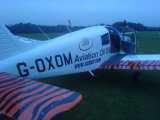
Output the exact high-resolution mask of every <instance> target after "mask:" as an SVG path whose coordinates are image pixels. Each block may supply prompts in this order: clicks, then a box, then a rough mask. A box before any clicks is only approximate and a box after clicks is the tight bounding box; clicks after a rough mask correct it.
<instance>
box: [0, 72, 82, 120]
mask: <svg viewBox="0 0 160 120" xmlns="http://www.w3.org/2000/svg"><path fill="white" fill-rule="evenodd" d="M81 99H82V96H81V95H80V94H79V93H77V92H74V91H70V90H68V89H63V88H60V87H57V86H51V85H48V84H44V83H41V82H37V81H33V80H29V79H24V78H20V77H17V76H13V75H10V74H7V73H0V113H1V114H4V115H6V116H8V117H11V118H13V119H17V120H50V119H51V118H53V117H54V116H56V115H58V114H60V113H62V112H65V111H68V110H70V109H71V108H73V107H74V106H75V105H77V104H78V103H79V102H80V101H81Z"/></svg>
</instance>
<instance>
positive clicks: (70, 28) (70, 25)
mask: <svg viewBox="0 0 160 120" xmlns="http://www.w3.org/2000/svg"><path fill="white" fill-rule="evenodd" d="M66 27H67V31H68V32H69V33H70V32H72V21H71V20H68V23H67V26H66Z"/></svg>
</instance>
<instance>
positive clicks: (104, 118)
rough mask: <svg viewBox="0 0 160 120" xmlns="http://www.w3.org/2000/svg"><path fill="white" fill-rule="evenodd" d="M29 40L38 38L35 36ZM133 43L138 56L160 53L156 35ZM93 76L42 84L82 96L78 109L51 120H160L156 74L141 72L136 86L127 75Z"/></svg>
mask: <svg viewBox="0 0 160 120" xmlns="http://www.w3.org/2000/svg"><path fill="white" fill-rule="evenodd" d="M52 35H53V37H54V36H55V35H54V34H52ZM52 35H51V36H52ZM27 36H28V35H27ZM29 36H30V35H29ZM31 36H34V38H39V37H41V35H37V34H36V35H33V34H32V35H31ZM137 40H138V41H137V45H138V46H137V51H138V53H160V47H159V46H160V33H158V32H139V33H137ZM95 73H96V78H95V79H93V78H92V77H91V76H90V75H89V74H88V73H81V74H77V75H69V76H63V77H57V78H48V79H45V80H42V81H43V82H46V83H49V84H53V85H58V86H61V87H64V88H68V89H71V90H76V91H79V92H80V93H81V94H82V95H83V100H82V102H81V103H80V104H79V105H78V106H76V107H75V108H74V109H72V110H71V111H69V112H65V113H64V114H62V115H59V116H57V117H56V118H55V119H54V120H159V119H160V114H159V113H160V111H159V108H160V93H159V91H160V74H159V73H160V72H155V71H153V72H143V73H141V75H140V81H139V82H138V83H135V82H133V80H132V73H130V72H120V71H95Z"/></svg>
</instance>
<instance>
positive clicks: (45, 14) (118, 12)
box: [0, 0, 160, 26]
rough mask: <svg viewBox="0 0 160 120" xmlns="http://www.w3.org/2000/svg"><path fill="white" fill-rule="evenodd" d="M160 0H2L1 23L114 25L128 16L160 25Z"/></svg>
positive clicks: (127, 18)
mask: <svg viewBox="0 0 160 120" xmlns="http://www.w3.org/2000/svg"><path fill="white" fill-rule="evenodd" d="M159 6H160V0H1V1H0V18H1V20H0V22H1V23H2V24H14V23H19V22H31V23H36V24H46V25H56V24H67V21H68V20H69V19H71V20H72V24H73V25H93V24H100V23H105V24H112V23H113V22H115V21H122V20H124V19H126V20H128V21H131V22H140V23H143V24H145V25H148V26H160V7H159Z"/></svg>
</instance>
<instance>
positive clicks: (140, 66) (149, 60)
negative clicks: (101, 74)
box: [100, 54, 160, 71]
mask: <svg viewBox="0 0 160 120" xmlns="http://www.w3.org/2000/svg"><path fill="white" fill-rule="evenodd" d="M100 69H108V70H135V71H137V70H138V71H142V70H160V54H159V55H156V54H155V55H122V54H121V55H120V54H118V55H115V56H113V57H111V58H110V59H109V60H108V61H106V62H104V63H103V64H102V65H100Z"/></svg>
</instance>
